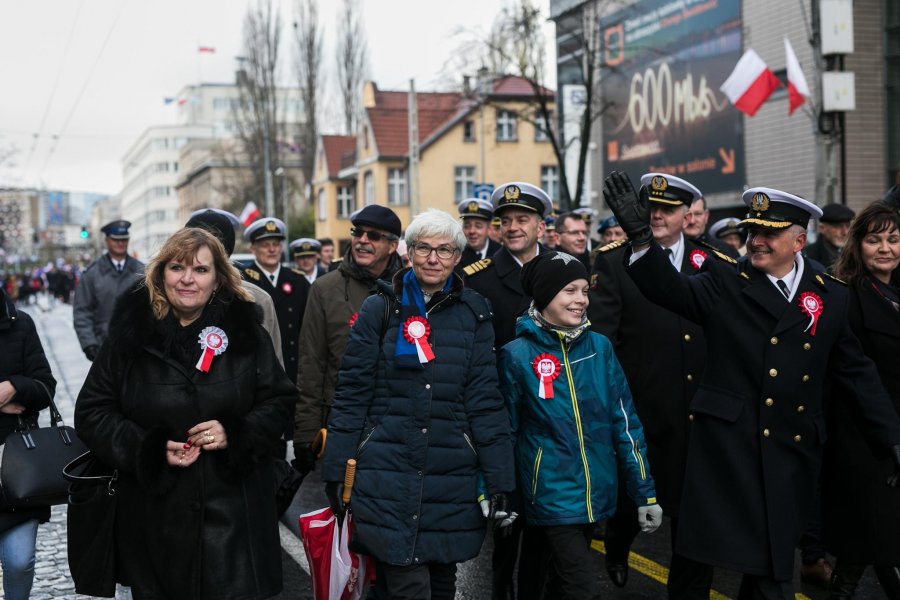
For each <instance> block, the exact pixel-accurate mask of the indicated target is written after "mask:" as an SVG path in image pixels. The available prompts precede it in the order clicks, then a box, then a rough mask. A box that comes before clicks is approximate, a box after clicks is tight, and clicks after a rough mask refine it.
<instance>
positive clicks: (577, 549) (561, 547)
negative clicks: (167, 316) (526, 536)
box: [538, 523, 600, 600]
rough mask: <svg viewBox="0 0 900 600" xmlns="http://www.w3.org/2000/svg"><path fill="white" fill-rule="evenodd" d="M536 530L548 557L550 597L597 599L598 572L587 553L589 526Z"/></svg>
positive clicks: (589, 552)
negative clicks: (551, 579) (551, 589)
mask: <svg viewBox="0 0 900 600" xmlns="http://www.w3.org/2000/svg"><path fill="white" fill-rule="evenodd" d="M538 529H539V530H540V532H541V535H542V537H543V539H544V541H545V543H546V544H547V547H548V548H549V550H550V554H551V556H552V558H551V561H552V565H553V573H554V579H555V582H554V588H555V590H556V593H554V598H560V599H561V600H600V569H599V568H598V567H599V564H598V562H597V557H596V555H595V554H594V553H593V552H592V551H591V539H592V535H591V534H592V533H593V531H594V525H593V523H587V524H583V525H559V526H555V527H540V528H538Z"/></svg>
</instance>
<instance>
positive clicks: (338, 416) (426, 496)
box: [323, 270, 515, 565]
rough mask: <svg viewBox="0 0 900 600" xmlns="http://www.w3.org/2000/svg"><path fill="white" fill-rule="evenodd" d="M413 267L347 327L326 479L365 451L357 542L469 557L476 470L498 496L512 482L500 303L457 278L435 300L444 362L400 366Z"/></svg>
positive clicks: (399, 559)
mask: <svg viewBox="0 0 900 600" xmlns="http://www.w3.org/2000/svg"><path fill="white" fill-rule="evenodd" d="M404 274H405V270H404V271H400V272H398V273H397V274H396V275H395V276H394V285H393V286H391V285H389V284H387V283H386V282H379V294H378V295H375V296H371V297H369V298H368V299H366V301H365V302H364V303H363V305H362V308H361V309H360V312H359V317H358V318H357V320H356V322H355V323H354V325H353V328H352V329H351V330H350V339H349V340H348V342H347V348H346V351H345V352H344V359H343V363H342V364H341V370H340V373H339V374H338V382H337V388H336V390H335V398H334V405H333V406H332V409H331V414H330V417H329V421H328V438H327V441H328V443H327V444H326V451H325V458H324V466H323V480H325V481H343V476H344V468H345V464H346V462H347V459H349V458H356V460H357V462H358V464H357V470H356V485H355V486H354V488H353V496H352V497H351V505H352V510H353V515H354V519H355V521H354V522H355V524H356V535H355V539H354V540H353V542H352V543H353V545H354V547H356V548H357V549H359V550H361V551H363V552H365V553H367V554H370V555H372V556H374V557H375V558H377V559H378V560H380V561H383V562H386V563H389V564H394V565H417V564H425V563H431V562H440V563H452V562H460V561H464V560H468V559H470V558H472V557H474V556H475V555H477V554H478V552H479V550H480V549H481V544H482V542H483V540H484V534H485V520H484V517H482V514H481V510H480V508H479V506H478V503H477V502H476V497H477V495H478V491H477V484H476V479H477V477H476V475H477V472H478V469H479V467H480V468H481V471H482V472H483V473H484V479H485V481H486V483H487V490H488V492H489V493H492V494H493V493H497V492H509V491H512V490H513V488H514V487H515V479H514V466H513V456H512V445H511V441H510V424H509V415H508V414H507V412H506V408H505V406H504V403H503V400H502V398H501V397H500V393H499V391H498V387H497V385H498V384H497V370H496V366H495V361H494V351H493V341H494V331H493V327H492V326H491V311H490V308H489V307H488V304H487V301H485V299H484V298H483V297H482V296H480V295H478V293H476V292H474V291H472V290H469V289H465V288H464V287H463V285H462V280H460V279H459V277H458V276H456V275H454V276H453V277H454V278H455V285H454V287H453V288H452V291H451V292H450V293H449V294H447V293H443V292H439V293H438V294H435V296H434V298H433V299H432V301H431V303H430V304H429V305H428V307H426V308H427V310H428V311H429V313H428V316H427V318H428V322H429V324H430V325H431V336H430V337H429V340H428V341H429V343H430V344H431V346H432V348H433V350H434V354H435V360H434V361H431V362H429V363H428V364H426V365H425V368H424V369H423V370H421V371H417V370H408V369H397V368H395V367H394V354H395V346H396V343H397V333H398V329H399V327H400V325H401V324H400V313H399V311H400V303H399V297H400V296H401V293H400V287H399V286H400V282H401V281H402V277H403V275H404ZM385 299H387V300H388V302H389V303H390V304H389V312H388V314H389V322H388V324H387V325H386V326H385V325H384V315H385ZM382 332H384V341H383V342H382V341H381V337H382Z"/></svg>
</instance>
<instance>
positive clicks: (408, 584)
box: [378, 563, 456, 600]
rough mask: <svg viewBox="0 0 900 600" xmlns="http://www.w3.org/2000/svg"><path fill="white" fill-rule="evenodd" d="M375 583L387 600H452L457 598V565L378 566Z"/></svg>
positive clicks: (380, 595)
mask: <svg viewBox="0 0 900 600" xmlns="http://www.w3.org/2000/svg"><path fill="white" fill-rule="evenodd" d="M378 574H379V575H380V576H382V579H384V582H383V583H382V582H380V581H379V582H378V583H379V585H378V587H379V589H380V590H383V592H384V593H383V594H379V597H381V598H390V600H453V598H454V597H455V596H456V563H447V564H445V563H429V564H427V565H416V566H413V567H398V566H396V565H388V564H384V563H379V564H378Z"/></svg>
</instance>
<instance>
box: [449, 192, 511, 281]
mask: <svg viewBox="0 0 900 600" xmlns="http://www.w3.org/2000/svg"><path fill="white" fill-rule="evenodd" d="M456 208H457V210H458V211H459V218H461V219H462V222H463V233H465V234H466V249H465V250H463V251H462V256H461V257H460V260H459V264H458V265H456V268H455V269H454V270H455V271H456V272H457V273H460V274H462V273H463V269H465V268H466V267H468V266H469V265H471V264H472V263H474V262H478V261H479V260H484V259H485V258H490V257H492V256H493V255H494V252H496V251H497V250H499V249H500V243H499V242H495V241H494V240H492V239H491V238H489V237H488V232H489V231H490V229H491V219H493V218H494V207H493V206H492V205H491V203H490V202H488V201H487V200H482V199H481V198H467V199H466V200H463V201H462V202H460V203H459V204H458V205H457V207H456Z"/></svg>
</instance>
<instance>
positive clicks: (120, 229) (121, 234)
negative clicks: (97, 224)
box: [100, 219, 131, 240]
mask: <svg viewBox="0 0 900 600" xmlns="http://www.w3.org/2000/svg"><path fill="white" fill-rule="evenodd" d="M129 227H131V223H130V222H129V221H126V220H124V219H116V220H115V221H110V222H109V223H107V224H106V225H104V226H103V227H101V228H100V231H102V232H103V234H104V235H106V237H108V238H109V239H111V240H127V239H128V238H129V235H128V228H129Z"/></svg>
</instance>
